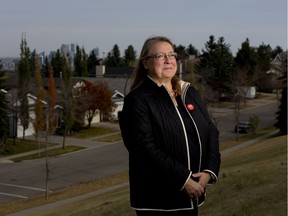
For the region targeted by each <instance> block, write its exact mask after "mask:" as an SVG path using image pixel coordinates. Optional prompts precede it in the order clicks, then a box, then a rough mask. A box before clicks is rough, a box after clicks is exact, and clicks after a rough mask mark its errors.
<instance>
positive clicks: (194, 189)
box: [184, 172, 211, 199]
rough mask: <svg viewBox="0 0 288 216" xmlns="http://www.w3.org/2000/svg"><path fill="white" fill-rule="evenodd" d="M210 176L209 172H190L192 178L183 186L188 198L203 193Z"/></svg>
mask: <svg viewBox="0 0 288 216" xmlns="http://www.w3.org/2000/svg"><path fill="white" fill-rule="evenodd" d="M210 178H211V176H210V174H209V173H205V172H199V173H195V174H192V178H190V179H189V180H188V182H187V184H186V185H185V187H184V192H185V193H186V194H187V195H188V196H189V197H190V198H194V199H197V198H199V197H200V196H201V195H202V194H203V193H204V189H205V188H206V186H207V184H208V182H209V181H210Z"/></svg>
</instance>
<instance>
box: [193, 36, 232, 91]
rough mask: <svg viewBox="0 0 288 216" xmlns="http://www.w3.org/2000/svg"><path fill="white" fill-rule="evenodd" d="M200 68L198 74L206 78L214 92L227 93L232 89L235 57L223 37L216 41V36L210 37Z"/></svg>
mask: <svg viewBox="0 0 288 216" xmlns="http://www.w3.org/2000/svg"><path fill="white" fill-rule="evenodd" d="M202 52H203V54H202V56H201V61H200V64H199V65H200V68H199V67H198V73H200V75H201V76H202V77H203V78H204V80H205V81H206V83H207V84H208V86H210V87H211V89H212V90H213V92H218V96H220V93H224V92H227V91H228V90H229V89H230V83H231V77H232V76H233V55H232V52H231V50H230V44H227V43H225V40H224V38H223V37H220V38H219V39H218V41H217V42H216V41H215V38H214V36H212V35H211V36H210V37H209V41H207V42H206V43H205V50H203V51H202ZM199 69H200V72H199Z"/></svg>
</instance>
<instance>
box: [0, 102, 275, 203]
mask: <svg viewBox="0 0 288 216" xmlns="http://www.w3.org/2000/svg"><path fill="white" fill-rule="evenodd" d="M276 111H277V102H276V101H273V102H270V103H267V104H263V105H261V106H257V107H255V108H253V109H248V110H245V111H242V112H241V115H240V119H243V120H248V119H249V116H250V115H252V114H256V115H257V116H258V117H259V119H260V123H259V129H260V128H264V127H267V126H270V125H273V124H274V123H275V118H276V117H275V112H276ZM234 126H235V117H234V113H233V111H230V113H227V114H226V115H219V116H217V127H218V129H219V131H220V143H221V141H224V140H227V139H233V138H235V139H236V134H235V133H234ZM68 140H69V139H68ZM68 140H67V142H69V141H68ZM74 141H75V140H74ZM79 141H80V142H81V140H79ZM91 142H92V141H91ZM49 167H50V179H49V183H48V189H49V191H51V192H53V191H55V190H57V189H59V188H63V187H67V186H70V185H74V184H77V183H82V182H89V181H93V180H97V179H100V178H103V177H106V176H109V175H113V174H116V173H119V172H122V171H126V170H128V153H127V150H126V149H125V147H124V145H123V143H122V141H120V142H115V143H112V144H111V143H108V144H101V145H95V146H94V147H91V148H89V149H88V150H83V151H79V152H77V153H73V154H67V155H63V156H59V157H53V158H49ZM0 176H1V177H0V203H5V202H9V201H12V200H16V199H28V198H29V197H32V196H34V195H39V194H43V196H45V176H46V174H45V160H32V161H23V162H20V163H0Z"/></svg>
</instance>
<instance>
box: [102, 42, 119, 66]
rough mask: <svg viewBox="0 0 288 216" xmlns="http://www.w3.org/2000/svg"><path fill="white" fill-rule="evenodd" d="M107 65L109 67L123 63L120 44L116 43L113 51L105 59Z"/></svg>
mask: <svg viewBox="0 0 288 216" xmlns="http://www.w3.org/2000/svg"><path fill="white" fill-rule="evenodd" d="M105 65H106V66H108V67H121V66H122V65H123V63H122V58H121V54H120V50H119V46H118V45H117V44H115V45H114V46H113V49H112V51H111V52H109V53H108V55H107V58H106V59H105Z"/></svg>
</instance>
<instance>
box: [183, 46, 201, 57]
mask: <svg viewBox="0 0 288 216" xmlns="http://www.w3.org/2000/svg"><path fill="white" fill-rule="evenodd" d="M186 52H187V54H188V55H195V56H199V51H198V50H197V49H196V48H195V47H194V46H193V45H192V44H189V46H188V48H187V49H186Z"/></svg>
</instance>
